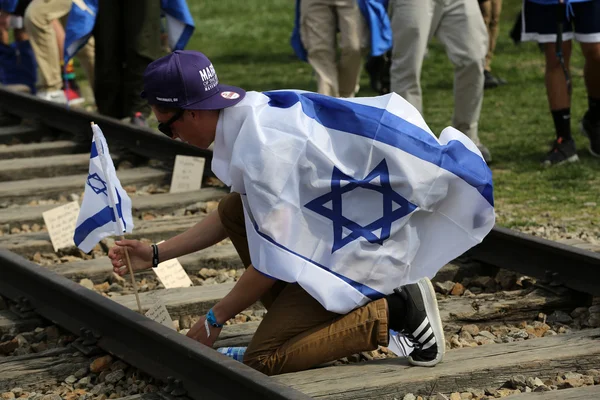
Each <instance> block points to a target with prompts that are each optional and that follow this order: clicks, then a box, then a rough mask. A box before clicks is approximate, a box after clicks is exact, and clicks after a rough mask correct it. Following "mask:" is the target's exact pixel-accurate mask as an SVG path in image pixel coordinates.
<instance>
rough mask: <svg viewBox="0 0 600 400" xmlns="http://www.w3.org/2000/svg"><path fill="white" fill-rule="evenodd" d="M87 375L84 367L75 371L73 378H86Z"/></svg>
mask: <svg viewBox="0 0 600 400" xmlns="http://www.w3.org/2000/svg"><path fill="white" fill-rule="evenodd" d="M87 373H88V369H87V368H86V367H83V368H79V369H78V370H77V371H75V373H74V374H73V376H74V377H75V378H77V379H81V378H83V377H84V376H86V375H87Z"/></svg>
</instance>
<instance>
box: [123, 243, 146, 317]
mask: <svg viewBox="0 0 600 400" xmlns="http://www.w3.org/2000/svg"><path fill="white" fill-rule="evenodd" d="M121 240H125V238H124V237H123V236H121ZM124 248H125V258H126V259H127V267H128V268H129V275H130V276H131V284H132V285H133V292H134V293H135V301H137V306H138V309H139V310H140V314H143V312H142V304H141V303H140V295H139V294H138V289H137V283H135V278H134V277H133V268H132V267H131V260H130V259H129V251H127V246H124Z"/></svg>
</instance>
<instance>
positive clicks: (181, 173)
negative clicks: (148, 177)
mask: <svg viewBox="0 0 600 400" xmlns="http://www.w3.org/2000/svg"><path fill="white" fill-rule="evenodd" d="M204 162H205V160H204V158H202V157H192V156H182V155H178V156H177V157H175V166H174V167H173V177H172V178H171V188H170V190H169V192H170V193H181V192H191V191H194V190H200V187H201V186H202V176H203V175H204Z"/></svg>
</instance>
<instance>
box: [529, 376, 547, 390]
mask: <svg viewBox="0 0 600 400" xmlns="http://www.w3.org/2000/svg"><path fill="white" fill-rule="evenodd" d="M525 383H526V384H527V386H529V387H530V388H532V389H534V388H536V387H538V386H542V385H543V384H544V382H543V381H542V380H541V379H540V378H532V377H529V378H527V379H526V380H525Z"/></svg>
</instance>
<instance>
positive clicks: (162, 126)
mask: <svg viewBox="0 0 600 400" xmlns="http://www.w3.org/2000/svg"><path fill="white" fill-rule="evenodd" d="M184 112H185V110H184V109H180V110H179V111H177V112H176V113H175V115H173V116H172V117H171V118H170V119H169V120H168V121H167V122H161V123H159V124H158V130H159V131H161V132H162V133H164V134H165V135H167V136H168V137H170V138H171V139H173V131H172V130H171V124H173V122H175V121H177V120H178V119H179V118H181V116H182V115H183V113H184Z"/></svg>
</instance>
